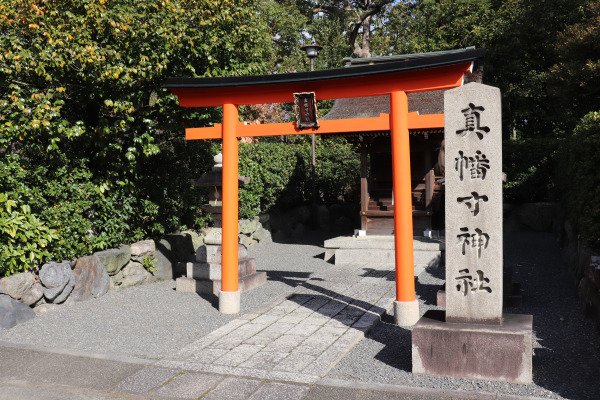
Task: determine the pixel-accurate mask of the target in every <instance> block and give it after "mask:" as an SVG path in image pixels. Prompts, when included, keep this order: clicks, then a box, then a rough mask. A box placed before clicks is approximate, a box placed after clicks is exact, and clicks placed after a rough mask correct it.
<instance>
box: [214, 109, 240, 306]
mask: <svg viewBox="0 0 600 400" xmlns="http://www.w3.org/2000/svg"><path fill="white" fill-rule="evenodd" d="M237 123H238V108H237V105H234V104H224V105H223V223H222V227H223V228H222V229H223V239H222V243H223V247H222V264H221V279H222V280H221V291H220V292H219V311H221V312H222V313H223V314H236V313H239V312H240V290H239V287H238V141H237V135H236V125H237Z"/></svg>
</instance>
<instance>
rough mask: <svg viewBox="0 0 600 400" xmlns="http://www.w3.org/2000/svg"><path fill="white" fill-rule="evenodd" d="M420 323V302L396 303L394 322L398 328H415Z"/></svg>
mask: <svg viewBox="0 0 600 400" xmlns="http://www.w3.org/2000/svg"><path fill="white" fill-rule="evenodd" d="M417 321H419V301H418V300H413V301H394V322H395V323H396V325H398V326H413V325H414V324H416V323H417Z"/></svg>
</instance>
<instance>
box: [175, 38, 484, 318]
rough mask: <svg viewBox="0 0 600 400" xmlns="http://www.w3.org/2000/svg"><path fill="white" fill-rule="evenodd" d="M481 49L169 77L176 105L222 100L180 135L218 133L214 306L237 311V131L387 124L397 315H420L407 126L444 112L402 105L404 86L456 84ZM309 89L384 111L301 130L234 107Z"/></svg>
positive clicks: (433, 120)
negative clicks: (382, 103)
mask: <svg viewBox="0 0 600 400" xmlns="http://www.w3.org/2000/svg"><path fill="white" fill-rule="evenodd" d="M484 54H485V50H484V49H474V48H469V49H464V50H452V51H447V52H437V53H427V54H416V55H412V56H408V57H407V58H406V59H402V60H400V61H391V62H386V63H380V64H375V65H367V66H360V67H352V68H341V69H333V70H324V71H314V72H301V73H294V74H275V75H261V76H245V77H228V78H170V79H168V80H167V81H166V82H165V85H164V87H166V88H168V89H171V91H172V92H173V94H175V95H176V96H177V97H178V99H179V104H180V105H181V106H182V107H214V106H223V124H222V125H221V124H215V126H213V127H209V128H188V129H186V139H188V140H191V139H217V138H221V139H222V140H223V193H222V194H223V223H222V229H223V253H222V281H221V291H220V292H219V310H220V311H221V312H223V313H227V314H234V313H238V312H239V311H240V292H239V288H238V259H237V258H238V256H237V255H238V252H237V245H238V138H240V137H247V136H254V137H256V136H279V135H296V134H313V133H318V134H328V133H340V132H368V131H385V130H390V131H391V137H392V166H393V193H394V199H395V201H394V243H395V263H396V301H395V303H394V314H395V321H396V323H397V324H398V325H401V326H409V325H414V324H415V323H416V321H417V320H418V319H419V306H418V302H417V300H416V296H415V283H414V260H413V233H412V195H411V175H410V148H409V134H408V131H409V129H426V128H441V127H443V126H444V119H443V115H439V114H436V115H422V116H420V115H417V114H416V113H409V112H408V101H407V96H406V93H409V92H419V91H428V90H440V89H450V88H454V87H457V86H461V85H462V83H463V75H464V74H465V73H471V72H472V70H473V64H474V62H475V61H476V60H477V59H478V58H480V57H483V56H484ZM298 92H315V94H316V98H317V99H318V100H324V99H339V98H348V97H363V96H377V95H389V96H390V114H389V115H387V114H382V115H380V116H379V117H377V118H359V119H350V120H332V121H320V127H319V129H318V130H316V129H314V128H310V129H304V130H300V129H298V128H297V127H296V125H295V123H282V124H262V125H245V124H244V123H240V122H239V120H238V119H239V117H238V106H239V105H245V104H267V103H281V102H292V101H293V99H294V97H293V93H298Z"/></svg>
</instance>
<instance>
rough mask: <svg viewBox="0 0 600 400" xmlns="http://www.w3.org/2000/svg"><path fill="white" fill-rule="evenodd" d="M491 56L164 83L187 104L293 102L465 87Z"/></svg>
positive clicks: (432, 56) (466, 53) (479, 53)
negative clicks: (475, 67)
mask: <svg viewBox="0 0 600 400" xmlns="http://www.w3.org/2000/svg"><path fill="white" fill-rule="evenodd" d="M484 55H485V49H475V48H467V49H463V50H451V51H444V52H434V53H425V54H420V55H418V57H417V56H415V57H410V58H400V59H394V60H390V61H388V62H385V63H376V64H372V65H364V66H362V65H361V66H357V67H352V68H338V69H330V70H321V71H312V72H298V73H286V74H272V75H255V76H239V77H237V76H234V77H219V78H168V79H167V80H166V81H165V84H164V85H163V87H165V88H168V89H171V90H172V92H173V93H174V94H176V95H177V96H178V97H179V102H180V104H181V105H182V106H184V107H185V106H187V107H210V106H219V105H222V104H225V103H231V104H260V103H277V102H288V101H293V97H292V93H294V92H308V91H314V92H317V93H318V94H317V96H318V97H317V98H318V99H334V98H347V97H359V96H372V95H381V94H387V93H390V92H391V91H394V90H403V91H406V92H418V91H424V90H435V89H445V88H450V87H456V86H460V84H461V80H462V74H463V73H464V72H469V71H470V70H471V67H472V64H473V63H474V62H475V61H476V60H477V59H478V58H481V57H483V56H484Z"/></svg>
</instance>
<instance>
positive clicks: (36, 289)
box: [21, 282, 44, 306]
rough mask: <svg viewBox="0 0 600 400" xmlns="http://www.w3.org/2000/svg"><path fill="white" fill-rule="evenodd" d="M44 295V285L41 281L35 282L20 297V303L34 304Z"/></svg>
mask: <svg viewBox="0 0 600 400" xmlns="http://www.w3.org/2000/svg"><path fill="white" fill-rule="evenodd" d="M42 297H44V287H43V286H42V284H41V283H39V282H36V283H34V284H33V286H31V288H30V289H29V290H28V291H27V293H25V294H24V295H23V297H22V298H21V303H23V304H26V305H28V306H31V305H34V304H36V303H37V302H38V301H40V300H41V299H42Z"/></svg>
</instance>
